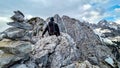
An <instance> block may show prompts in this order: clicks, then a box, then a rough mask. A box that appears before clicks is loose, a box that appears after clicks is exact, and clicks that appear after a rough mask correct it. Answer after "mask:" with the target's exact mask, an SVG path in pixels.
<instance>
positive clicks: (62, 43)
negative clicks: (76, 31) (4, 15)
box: [33, 34, 80, 68]
mask: <svg viewBox="0 0 120 68" xmlns="http://www.w3.org/2000/svg"><path fill="white" fill-rule="evenodd" d="M34 49H35V54H34V55H33V56H34V58H35V59H36V60H37V61H38V63H39V65H41V67H45V68H61V67H64V66H67V65H69V64H72V63H73V62H75V61H77V60H78V59H79V56H80V55H79V53H78V50H77V48H76V45H75V43H74V41H73V40H72V38H71V37H70V36H69V35H67V34H63V36H60V37H55V36H51V37H47V38H43V39H41V40H40V41H38V42H37V43H36V45H35V48H34Z"/></svg>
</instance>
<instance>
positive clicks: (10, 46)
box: [0, 39, 33, 68]
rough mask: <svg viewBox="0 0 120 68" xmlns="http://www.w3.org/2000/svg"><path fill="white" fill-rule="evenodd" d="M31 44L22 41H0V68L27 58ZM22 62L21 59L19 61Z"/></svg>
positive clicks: (6, 67)
mask: <svg viewBox="0 0 120 68" xmlns="http://www.w3.org/2000/svg"><path fill="white" fill-rule="evenodd" d="M32 46H33V45H32V44H30V43H29V42H24V41H12V40H6V39H4V40H3V41H0V50H1V54H0V68H9V66H11V65H13V64H15V63H16V62H18V61H20V60H27V59H28V58H29V53H30V52H31V51H32ZM21 62H22V61H21Z"/></svg>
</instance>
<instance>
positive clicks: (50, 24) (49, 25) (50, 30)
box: [48, 22, 56, 35]
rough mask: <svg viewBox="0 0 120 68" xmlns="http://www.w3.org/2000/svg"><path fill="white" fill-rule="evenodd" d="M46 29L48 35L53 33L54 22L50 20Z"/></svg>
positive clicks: (54, 31)
mask: <svg viewBox="0 0 120 68" xmlns="http://www.w3.org/2000/svg"><path fill="white" fill-rule="evenodd" d="M48 30H49V34H50V35H55V33H56V30H55V23H54V22H52V23H51V22H50V23H49V24H48Z"/></svg>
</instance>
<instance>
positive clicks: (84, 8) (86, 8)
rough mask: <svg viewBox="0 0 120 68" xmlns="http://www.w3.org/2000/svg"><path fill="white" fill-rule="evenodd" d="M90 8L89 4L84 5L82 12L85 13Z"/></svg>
mask: <svg viewBox="0 0 120 68" xmlns="http://www.w3.org/2000/svg"><path fill="white" fill-rule="evenodd" d="M91 7H92V6H91V5H90V4H85V5H83V10H84V11H85V10H88V9H90V8H91Z"/></svg>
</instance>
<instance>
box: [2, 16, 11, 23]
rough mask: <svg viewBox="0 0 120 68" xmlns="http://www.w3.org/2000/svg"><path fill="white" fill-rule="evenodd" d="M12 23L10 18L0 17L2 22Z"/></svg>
mask: <svg viewBox="0 0 120 68" xmlns="http://www.w3.org/2000/svg"><path fill="white" fill-rule="evenodd" d="M9 21H11V20H10V18H9V17H0V22H1V23H2V22H9Z"/></svg>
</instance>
